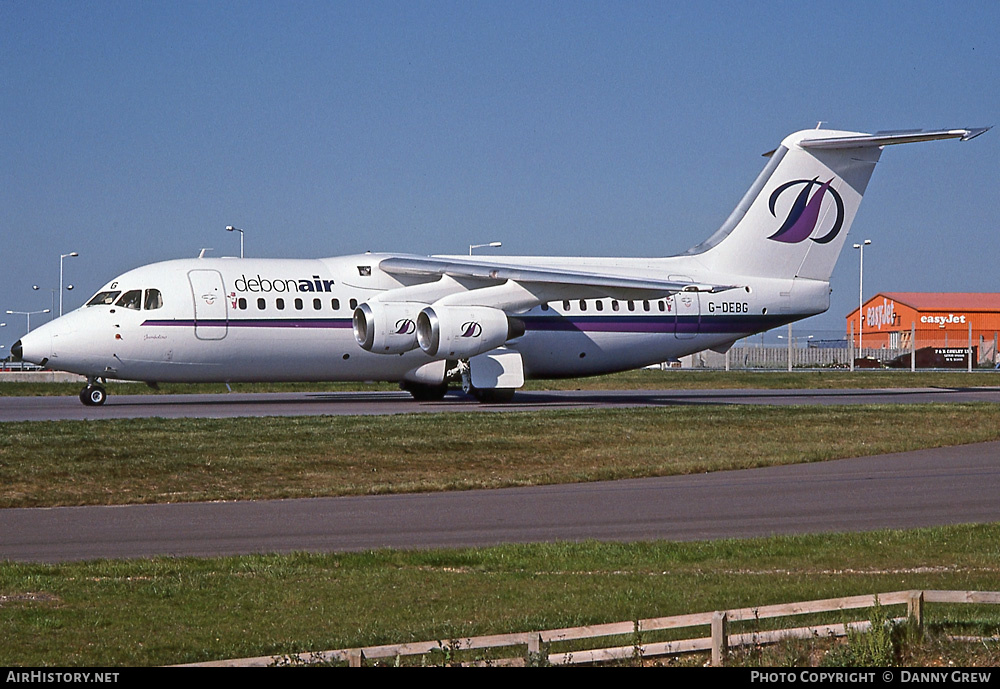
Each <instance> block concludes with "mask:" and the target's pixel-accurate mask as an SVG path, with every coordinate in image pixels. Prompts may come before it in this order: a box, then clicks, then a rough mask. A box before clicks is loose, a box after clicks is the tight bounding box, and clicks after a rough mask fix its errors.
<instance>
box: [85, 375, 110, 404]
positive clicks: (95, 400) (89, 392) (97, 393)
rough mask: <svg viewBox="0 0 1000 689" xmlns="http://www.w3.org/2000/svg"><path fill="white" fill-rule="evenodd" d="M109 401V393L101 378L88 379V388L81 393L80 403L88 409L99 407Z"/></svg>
mask: <svg viewBox="0 0 1000 689" xmlns="http://www.w3.org/2000/svg"><path fill="white" fill-rule="evenodd" d="M107 399H108V391H107V390H105V389H104V385H103V384H102V383H101V382H100V379H99V378H87V387H85V388H84V389H83V390H81V391H80V401H81V402H83V403H84V404H86V405H87V406H88V407H99V406H101V405H102V404H104V402H105V401H107Z"/></svg>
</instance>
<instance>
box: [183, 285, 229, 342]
mask: <svg viewBox="0 0 1000 689" xmlns="http://www.w3.org/2000/svg"><path fill="white" fill-rule="evenodd" d="M188 282H190V283H191V296H192V298H193V299H194V336H195V337H197V338H198V339H199V340H221V339H223V338H225V336H226V334H227V333H228V332H229V306H228V301H227V299H226V288H225V285H224V284H223V282H222V273H220V272H219V271H217V270H202V269H198V270H190V271H188Z"/></svg>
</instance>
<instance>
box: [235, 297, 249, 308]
mask: <svg viewBox="0 0 1000 689" xmlns="http://www.w3.org/2000/svg"><path fill="white" fill-rule="evenodd" d="M236 306H237V307H239V309H240V311H246V310H247V300H246V299H244V298H243V297H240V298H239V299H237V300H236Z"/></svg>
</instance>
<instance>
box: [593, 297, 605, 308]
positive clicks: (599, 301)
mask: <svg viewBox="0 0 1000 689" xmlns="http://www.w3.org/2000/svg"><path fill="white" fill-rule="evenodd" d="M594 306H596V307H597V310H598V311H603V310H604V302H603V301H601V300H600V299H598V300H597V301H595V302H594Z"/></svg>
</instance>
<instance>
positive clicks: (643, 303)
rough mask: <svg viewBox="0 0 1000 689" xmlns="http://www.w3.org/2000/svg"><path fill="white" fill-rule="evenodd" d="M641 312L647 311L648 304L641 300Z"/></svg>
mask: <svg viewBox="0 0 1000 689" xmlns="http://www.w3.org/2000/svg"><path fill="white" fill-rule="evenodd" d="M642 310H643V311H649V302H648V301H646V300H643V302H642Z"/></svg>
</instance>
